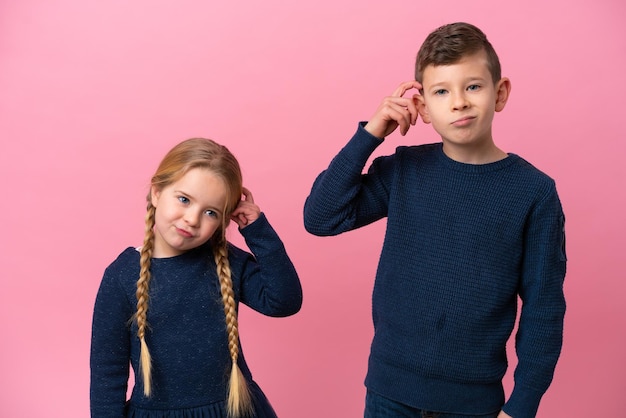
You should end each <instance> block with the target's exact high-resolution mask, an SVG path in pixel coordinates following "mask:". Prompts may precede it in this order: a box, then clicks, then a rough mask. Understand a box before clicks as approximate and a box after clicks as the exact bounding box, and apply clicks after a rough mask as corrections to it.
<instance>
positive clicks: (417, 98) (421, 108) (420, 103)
mask: <svg viewBox="0 0 626 418" xmlns="http://www.w3.org/2000/svg"><path fill="white" fill-rule="evenodd" d="M413 102H414V103H415V106H417V113H419V114H420V116H421V117H422V120H423V121H424V123H430V114H429V113H428V109H427V108H426V103H424V96H422V95H421V94H414V95H413Z"/></svg>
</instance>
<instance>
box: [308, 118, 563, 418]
mask: <svg viewBox="0 0 626 418" xmlns="http://www.w3.org/2000/svg"><path fill="white" fill-rule="evenodd" d="M381 142H382V141H381V140H380V139H378V138H376V137H374V136H372V135H370V134H369V133H368V132H367V131H365V130H364V129H363V125H361V126H359V129H358V131H357V133H356V134H355V136H354V137H353V138H352V140H351V141H350V142H349V143H348V144H347V145H346V146H345V147H344V148H343V149H342V150H341V151H340V152H339V154H338V155H337V156H336V157H335V158H334V159H333V161H332V162H331V164H330V166H329V167H328V169H327V170H325V171H324V172H322V173H321V174H320V175H319V176H318V178H317V179H316V181H315V183H314V184H313V188H312V191H311V194H310V196H309V197H308V198H307V201H306V203H305V207H304V222H305V227H306V229H307V230H308V231H309V232H311V233H313V234H316V235H322V236H324V235H336V234H340V233H342V232H345V231H349V230H352V229H355V228H359V227H362V226H364V225H367V224H369V223H371V222H374V221H376V220H379V219H381V218H384V217H386V218H387V229H386V234H385V240H384V244H383V248H382V253H381V255H380V260H379V265H378V270H377V273H376V280H375V284H374V293H373V320H374V328H375V334H374V339H373V342H372V346H371V352H370V359H369V367H368V373H367V377H366V380H365V384H366V386H367V388H368V389H369V390H371V391H373V392H375V393H378V394H381V395H383V396H385V397H388V398H390V399H392V400H395V401H398V402H402V403H405V404H407V405H410V406H413V407H415V408H419V409H425V410H430V411H439V412H447V413H458V414H487V413H492V412H495V411H498V410H499V409H500V408H503V409H504V411H505V412H507V413H509V414H510V415H511V416H513V417H514V418H526V417H533V416H535V414H536V411H537V408H538V405H539V401H540V399H541V397H542V395H543V394H544V392H545V391H546V389H547V388H548V386H549V385H550V382H551V381H552V376H553V373H554V368H555V365H556V362H557V359H558V357H559V354H560V350H561V344H562V334H563V316H564V313H565V300H564V296H563V280H564V277H565V268H566V260H565V247H564V245H565V238H564V237H565V235H564V216H563V212H562V209H561V204H560V201H559V198H558V195H557V192H556V188H555V184H554V181H553V180H552V179H550V178H549V177H548V176H546V175H545V174H543V173H542V172H540V171H539V170H537V169H536V168H534V167H533V166H532V165H531V164H529V163H528V162H526V161H525V160H523V159H522V158H520V157H519V156H517V155H514V154H509V155H508V157H506V158H504V159H503V160H500V161H497V162H494V163H490V164H481V165H473V164H464V163H459V162H456V161H454V160H452V159H450V158H448V157H447V156H446V155H445V153H444V152H443V147H442V144H441V143H438V144H429V145H421V146H412V147H398V148H397V150H396V153H395V154H393V155H390V156H385V157H379V158H376V159H375V160H374V161H373V163H372V165H371V166H370V168H369V169H368V172H367V174H362V172H363V168H364V166H365V164H366V163H367V160H368V158H369V156H370V155H371V154H372V152H373V151H374V150H375V148H376V147H377V146H378V145H380V143H381ZM518 296H519V297H520V299H521V300H522V311H521V317H520V321H519V329H518V333H517V338H516V349H517V355H518V366H517V368H516V370H515V387H514V390H513V393H512V394H511V396H510V398H509V399H508V401H507V402H506V404H505V405H504V406H503V404H504V393H503V389H502V383H501V380H502V377H503V375H504V373H505V371H506V368H507V359H506V342H507V340H508V338H509V336H510V335H511V333H512V330H513V328H514V324H515V319H516V312H517V297H518Z"/></svg>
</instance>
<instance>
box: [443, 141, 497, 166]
mask: <svg viewBox="0 0 626 418" xmlns="http://www.w3.org/2000/svg"><path fill="white" fill-rule="evenodd" d="M443 152H444V154H446V156H447V157H448V158H450V159H452V160H454V161H456V162H459V163H464V164H489V163H495V162H496V161H500V160H503V159H505V158H506V157H508V154H507V153H506V152H504V151H503V150H501V149H500V148H498V147H497V146H496V144H494V143H493V141H490V142H487V143H485V144H465V145H459V144H452V143H450V142H447V141H446V140H443Z"/></svg>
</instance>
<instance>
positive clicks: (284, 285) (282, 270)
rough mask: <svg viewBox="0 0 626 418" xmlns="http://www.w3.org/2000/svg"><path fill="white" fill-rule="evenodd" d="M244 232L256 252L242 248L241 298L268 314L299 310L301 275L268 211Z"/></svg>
mask: <svg viewBox="0 0 626 418" xmlns="http://www.w3.org/2000/svg"><path fill="white" fill-rule="evenodd" d="M240 232H241V234H242V235H243V237H244V239H245V241H246V244H247V245H248V248H250V251H252V254H254V257H252V255H250V254H248V253H245V254H243V252H242V257H243V258H244V260H243V261H242V267H241V273H240V274H241V278H240V280H241V285H240V286H241V290H240V292H241V293H240V300H241V302H242V303H244V304H246V305H247V306H249V307H250V308H252V309H254V310H256V311H257V312H260V313H262V314H265V315H268V316H276V317H281V316H289V315H293V314H295V313H297V312H298V311H299V310H300V307H301V306H302V286H301V284H300V278H299V277H298V273H297V272H296V269H295V267H294V265H293V263H292V262H291V259H290V258H289V256H288V255H287V251H286V250H285V246H284V245H283V242H282V241H281V239H280V238H279V236H278V234H277V233H276V231H275V230H274V228H272V226H271V225H270V223H269V222H268V220H267V218H266V216H265V214H264V213H261V216H260V217H259V218H258V219H257V220H256V221H254V222H253V223H251V224H250V225H248V226H247V227H245V228H244V229H240Z"/></svg>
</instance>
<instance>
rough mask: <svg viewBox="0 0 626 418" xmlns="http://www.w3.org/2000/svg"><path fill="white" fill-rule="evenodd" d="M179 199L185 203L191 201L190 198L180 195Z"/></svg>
mask: <svg viewBox="0 0 626 418" xmlns="http://www.w3.org/2000/svg"><path fill="white" fill-rule="evenodd" d="M178 201H179V202H180V203H184V204H185V205H186V204H187V203H189V199H187V198H186V197H185V196H178Z"/></svg>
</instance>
